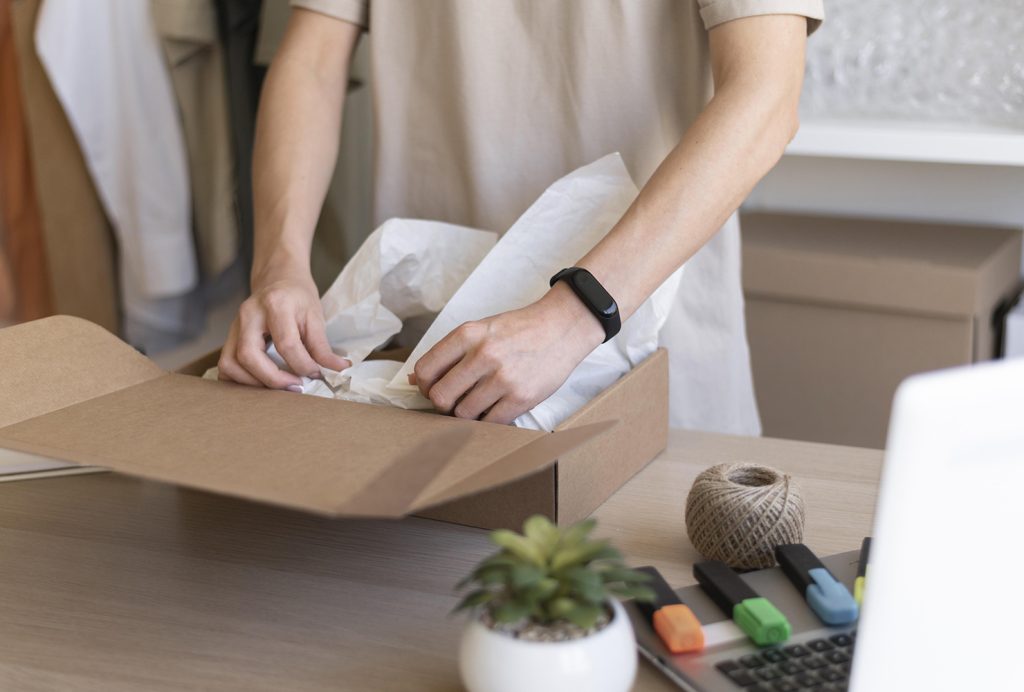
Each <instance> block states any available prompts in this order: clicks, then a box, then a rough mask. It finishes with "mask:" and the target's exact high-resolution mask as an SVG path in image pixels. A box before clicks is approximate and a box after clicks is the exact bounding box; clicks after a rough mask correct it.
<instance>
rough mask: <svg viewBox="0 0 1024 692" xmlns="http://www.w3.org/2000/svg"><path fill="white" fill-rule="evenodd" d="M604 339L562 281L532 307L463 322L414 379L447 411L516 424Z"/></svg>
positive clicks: (433, 351)
mask: <svg viewBox="0 0 1024 692" xmlns="http://www.w3.org/2000/svg"><path fill="white" fill-rule="evenodd" d="M603 340H604V330H603V329H602V327H601V324H600V323H599V322H598V321H597V319H596V318H595V317H594V316H593V315H592V314H591V313H590V312H589V311H588V310H587V308H586V306H584V305H583V303H582V302H581V301H580V300H579V298H577V297H576V295H575V294H574V293H573V292H572V290H571V289H570V288H569V287H568V286H566V285H565V284H564V283H563V282H559V283H557V284H555V286H554V287H553V288H552V289H551V290H550V291H548V293H547V294H545V296H544V297H543V298H541V299H540V300H538V301H537V302H536V303H533V304H532V305H528V306H526V307H525V308H521V309H519V310H512V311H510V312H505V313H502V314H500V315H495V316H494V317H488V318H487V319H483V320H479V321H476V322H466V323H465V324H463V325H461V326H460V327H458V328H457V329H455V330H454V331H453V332H452V333H451V334H449V335H448V336H446V337H445V338H443V339H441V341H439V342H437V344H435V345H434V347H433V348H432V349H430V350H429V351H427V353H425V354H424V355H423V357H422V358H420V360H419V361H418V362H417V363H416V368H415V371H414V372H415V374H414V375H411V376H410V378H409V380H410V382H411V383H413V384H416V385H418V386H419V388H420V391H421V392H423V396H425V397H427V398H428V399H430V401H431V402H432V403H433V404H434V407H435V408H436V409H437V410H438V411H441V412H442V413H451V414H454V415H455V416H456V417H458V418H468V419H481V420H484V421H489V422H492V423H502V424H508V423H511V422H512V421H514V420H515V419H516V418H517V417H519V416H520V415H521V414H523V413H525V412H527V411H529V410H530V409H532V408H533V407H534V406H536V405H537V404H539V403H540V402H542V401H544V400H545V399H547V398H548V397H549V396H551V394H553V393H554V392H555V390H557V389H558V388H559V387H560V386H562V383H563V382H565V380H566V379H567V378H568V377H569V374H570V373H571V372H572V371H573V369H574V368H575V367H576V366H577V365H579V363H580V361H582V360H583V359H584V358H586V357H587V355H588V354H589V353H590V352H591V351H593V350H594V349H595V348H596V347H597V346H599V345H600V344H601V342H602V341H603Z"/></svg>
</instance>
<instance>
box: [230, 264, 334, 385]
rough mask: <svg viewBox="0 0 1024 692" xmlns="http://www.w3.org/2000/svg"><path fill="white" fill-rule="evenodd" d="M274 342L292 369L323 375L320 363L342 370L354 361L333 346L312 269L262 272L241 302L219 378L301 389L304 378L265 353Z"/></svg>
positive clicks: (301, 373)
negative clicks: (329, 338) (265, 273)
mask: <svg viewBox="0 0 1024 692" xmlns="http://www.w3.org/2000/svg"><path fill="white" fill-rule="evenodd" d="M267 337H270V338H271V339H273V341H274V345H275V346H276V347H277V352H278V353H280V354H281V357H282V358H284V360H285V362H286V363H287V364H288V367H289V368H291V370H292V372H294V373H297V374H299V375H305V376H307V377H313V378H319V377H320V367H319V366H321V365H322V366H324V367H326V368H330V369H332V370H344V369H345V368H347V367H349V366H350V365H351V363H350V362H349V361H348V360H346V359H345V358H342V357H341V356H338V355H336V354H335V353H334V352H333V351H331V347H330V345H329V344H328V343H327V332H326V328H325V326H324V313H323V309H322V308H321V306H320V296H319V294H318V293H317V290H316V285H315V284H314V283H313V277H312V276H310V274H309V271H308V270H305V271H303V270H289V271H284V272H278V273H276V274H271V275H269V276H265V277H260V279H259V281H258V282H257V281H254V282H253V292H252V295H251V296H250V297H249V298H248V299H247V300H246V301H245V302H244V303H242V306H241V308H239V310H238V316H237V317H236V318H235V321H234V322H233V323H232V325H231V331H230V332H229V333H228V338H227V341H226V342H225V343H224V348H223V349H222V350H221V354H220V360H219V361H218V363H217V367H218V370H219V374H218V377H219V378H220V379H222V380H230V381H233V382H238V383H240V384H247V385H252V386H255V387H259V386H265V387H270V388H272V389H288V390H290V391H301V389H300V388H301V384H302V380H301V379H300V378H299V377H298V376H297V375H293V374H292V373H289V372H285V371H284V370H281V369H280V368H278V367H277V365H276V364H275V363H274V361H272V360H271V359H270V356H268V355H267Z"/></svg>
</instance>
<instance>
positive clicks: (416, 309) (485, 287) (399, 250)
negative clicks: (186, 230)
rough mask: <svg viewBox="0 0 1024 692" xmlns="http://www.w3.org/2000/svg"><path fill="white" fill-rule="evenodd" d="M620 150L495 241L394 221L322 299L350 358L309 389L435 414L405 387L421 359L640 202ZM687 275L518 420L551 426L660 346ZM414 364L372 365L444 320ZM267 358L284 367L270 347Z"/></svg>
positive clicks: (543, 200) (543, 281) (330, 327)
mask: <svg viewBox="0 0 1024 692" xmlns="http://www.w3.org/2000/svg"><path fill="white" fill-rule="evenodd" d="M638 192H639V191H638V189H637V187H636V184H635V183H634V182H633V180H632V178H631V177H630V175H629V172H628V171H627V170H626V166H625V164H624V163H623V161H622V158H621V157H620V156H619V155H618V154H610V155H608V156H605V157H603V158H601V159H599V160H597V161H595V162H594V163H591V164H589V165H587V166H584V167H582V168H579V169H577V170H576V171H574V172H572V173H570V174H569V175H567V176H565V177H564V178H562V179H560V180H558V181H557V182H555V183H554V184H553V185H552V186H551V187H549V188H548V189H547V190H546V191H545V192H544V193H543V194H542V195H541V196H540V198H539V199H538V200H537V201H536V202H534V203H533V205H532V206H531V207H530V208H529V209H528V210H527V211H526V212H525V213H524V214H523V215H522V216H521V217H520V218H519V220H518V221H516V223H515V224H514V225H513V226H512V228H510V229H509V230H508V232H507V233H505V235H503V236H502V237H501V239H500V240H497V243H495V240H496V236H495V234H493V233H489V232H487V231H478V230H474V229H469V228H464V227H461V226H453V225H450V224H444V223H439V222H432V221H415V220H406V219H392V220H390V221H387V222H385V223H384V224H383V225H382V226H381V227H380V228H378V229H377V230H376V231H374V232H373V234H371V235H370V237H369V238H368V239H367V240H366V242H365V243H364V244H363V246H362V247H361V248H360V249H359V251H358V252H357V253H356V255H355V256H354V257H353V258H352V259H351V260H350V261H349V262H348V264H347V265H346V266H345V268H344V269H343V270H342V272H341V274H340V275H339V276H338V278H337V280H336V281H335V282H334V284H333V285H332V286H331V287H330V288H329V289H328V291H327V292H326V293H325V294H324V296H323V299H322V303H323V307H324V316H325V319H326V324H327V338H328V341H329V342H330V344H331V347H332V349H333V350H334V352H335V353H338V354H340V355H343V356H345V357H346V358H348V359H350V360H351V361H352V367H350V368H348V369H346V370H344V371H342V372H340V373H338V372H334V371H332V370H328V369H326V368H324V369H322V374H323V377H324V379H323V380H313V379H309V378H303V392H304V393H308V394H314V395H317V396H325V397H333V398H339V399H347V400H351V401H360V402H364V403H375V404H390V405H393V406H400V407H402V408H431V404H430V401H429V400H427V399H425V398H424V397H423V396H421V395H420V394H419V390H418V389H417V388H416V387H415V386H413V385H410V384H409V383H408V379H407V376H408V374H409V373H411V372H412V371H413V368H414V367H415V365H416V362H417V361H418V360H419V358H420V357H421V356H422V355H423V354H424V353H426V352H427V351H429V350H430V348H431V347H433V346H434V344H436V343H437V342H438V341H440V340H441V339H442V338H444V337H445V336H446V335H447V334H448V333H450V332H451V331H452V330H453V329H455V328H456V327H458V326H459V325H461V324H462V323H464V322H467V321H471V320H479V319H482V318H485V317H490V316H491V315H496V314H498V313H501V312H506V311H508V310H515V309H518V308H521V307H525V306H526V305H529V304H530V303H532V302H534V301H536V300H538V299H539V298H541V297H542V296H543V295H544V293H545V292H546V291H547V290H548V280H549V279H550V277H551V276H552V275H554V274H555V273H556V272H557V271H558V270H560V269H562V268H564V267H570V266H573V265H574V264H575V263H576V262H577V260H579V259H580V258H581V257H582V256H583V255H585V254H586V253H587V252H588V251H589V250H590V249H591V248H592V247H594V245H596V244H597V243H598V241H600V240H601V238H603V237H604V236H605V235H606V234H607V233H608V231H610V230H611V228H612V227H613V226H614V225H615V223H616V222H617V221H618V220H619V219H620V218H621V217H622V215H623V214H624V213H625V212H626V210H627V209H628V208H629V205H630V204H631V203H632V202H633V199H634V198H635V197H636V196H637V194H638ZM682 271H683V269H682V268H680V269H679V270H677V271H676V272H675V273H673V274H672V275H671V276H670V277H669V278H668V279H667V280H666V281H665V282H664V283H663V284H662V285H661V286H660V287H659V288H658V289H657V290H656V291H655V292H654V294H653V295H652V296H651V297H650V298H649V299H648V300H647V301H645V302H644V303H643V305H642V306H641V307H640V308H639V309H638V310H637V311H636V312H635V313H634V314H633V315H632V316H631V317H630V318H629V319H628V320H626V321H625V322H624V323H623V325H622V330H621V331H620V332H619V333H618V335H616V336H615V338H613V339H612V340H610V341H608V342H607V343H604V344H602V345H601V346H599V347H598V348H596V349H595V350H594V351H593V352H592V353H591V354H590V355H589V356H587V357H586V358H585V359H584V360H583V362H582V363H580V364H579V366H577V367H576V369H575V370H574V371H573V372H572V374H571V375H570V376H569V378H568V379H567V380H566V382H565V383H564V384H563V385H562V386H561V387H560V388H559V389H558V391H556V392H555V393H554V394H552V395H551V396H550V397H549V398H548V399H547V400H545V401H543V402H542V403H540V404H539V405H537V406H536V407H534V408H533V410H531V411H529V412H527V413H525V414H523V415H522V416H520V417H519V418H517V419H516V421H515V424H516V425H517V426H520V427H526V428H533V429H536V430H553V429H554V428H556V427H557V426H558V425H559V424H560V423H561V422H563V421H564V420H565V419H566V418H568V417H569V416H571V415H572V414H573V413H575V412H576V411H577V410H579V409H580V408H581V407H582V406H583V405H584V404H586V403H587V402H588V401H589V400H590V399H592V398H593V397H594V396H596V395H597V394H599V393H600V392H601V391H603V390H604V389H606V388H607V387H608V386H609V385H611V384H612V383H613V382H615V380H617V379H618V378H620V377H621V376H622V375H624V374H625V373H626V372H628V371H629V370H630V369H631V368H632V367H634V366H636V365H639V364H640V363H641V362H642V361H643V360H644V359H646V358H647V357H648V356H649V355H650V354H651V353H653V352H654V350H655V349H656V348H657V345H658V332H659V331H660V330H661V327H662V325H663V324H664V323H665V319H666V318H667V316H668V311H669V307H670V306H671V304H672V302H673V301H674V300H675V296H676V293H677V291H678V288H679V280H680V278H681V276H682ZM438 311H440V312H439V314H438V315H437V318H436V319H435V320H434V321H433V323H432V324H431V326H430V327H429V329H428V330H427V332H426V334H425V335H424V336H423V338H422V339H421V340H420V341H419V343H418V344H417V345H416V347H415V348H414V349H413V352H412V354H411V355H410V357H409V358H408V360H406V361H405V363H399V362H396V361H382V360H364V359H365V358H366V356H367V355H368V354H369V353H370V352H371V351H373V350H374V349H376V348H379V347H380V346H383V345H384V344H385V343H387V342H388V340H389V339H391V337H393V336H394V335H395V334H397V333H398V332H399V330H400V329H401V327H402V321H403V320H406V319H409V318H412V317H417V316H422V315H424V314H430V313H437V312H438ZM268 353H269V354H270V355H271V357H272V358H274V359H275V361H276V362H277V363H278V365H279V366H281V367H285V366H284V362H283V361H282V360H281V359H280V357H279V356H278V355H277V353H276V351H274V349H273V347H272V346H271V348H270V350H269V351H268Z"/></svg>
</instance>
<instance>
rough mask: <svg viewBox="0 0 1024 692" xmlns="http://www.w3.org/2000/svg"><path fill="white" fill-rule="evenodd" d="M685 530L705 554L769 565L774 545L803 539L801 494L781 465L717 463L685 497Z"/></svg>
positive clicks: (740, 564) (738, 564) (737, 563)
mask: <svg viewBox="0 0 1024 692" xmlns="http://www.w3.org/2000/svg"><path fill="white" fill-rule="evenodd" d="M686 531H687V533H688V534H689V536H690V541H691V542H692V543H693V547H694V548H696V549H697V550H698V552H700V554H701V555H703V556H704V557H705V558H708V559H711V560H722V561H723V562H725V563H727V564H728V565H729V566H731V567H734V568H737V569H761V568H764V567H771V566H773V565H774V564H775V556H774V548H775V546H776V545H780V544H782V543H802V542H803V535H804V500H803V498H802V497H801V496H800V491H799V490H798V488H797V486H796V484H795V483H794V482H793V481H792V479H791V478H790V477H789V476H788V475H787V474H784V473H782V472H781V471H778V470H776V469H773V468H770V467H767V466H760V465H758V464H747V463H738V464H719V465H718V466H712V467H711V468H709V469H707V470H706V471H704V472H702V473H701V474H700V475H699V476H697V479H696V480H695V481H694V482H693V487H692V488H691V489H690V495H689V497H687V498H686Z"/></svg>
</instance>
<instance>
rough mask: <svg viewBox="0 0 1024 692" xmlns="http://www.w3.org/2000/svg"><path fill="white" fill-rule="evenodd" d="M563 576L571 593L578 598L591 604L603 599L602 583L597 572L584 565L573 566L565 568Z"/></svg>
mask: <svg viewBox="0 0 1024 692" xmlns="http://www.w3.org/2000/svg"><path fill="white" fill-rule="evenodd" d="M564 576H565V577H566V579H568V581H569V584H570V587H571V589H572V593H573V594H574V595H575V596H577V597H578V598H580V599H582V600H584V601H587V602H589V603H593V604H597V603H601V602H602V601H604V598H605V591H604V583H603V582H602V581H601V575H600V574H598V573H597V572H595V571H593V570H589V569H587V568H586V567H573V568H572V569H569V570H566V572H565V574H564Z"/></svg>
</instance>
